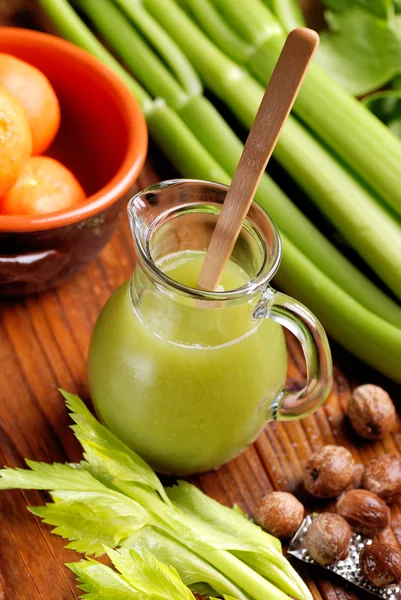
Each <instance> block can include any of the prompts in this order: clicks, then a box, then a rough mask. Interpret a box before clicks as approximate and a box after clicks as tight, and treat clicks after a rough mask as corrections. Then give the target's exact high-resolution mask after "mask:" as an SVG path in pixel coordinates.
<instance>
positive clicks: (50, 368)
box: [0, 6, 401, 600]
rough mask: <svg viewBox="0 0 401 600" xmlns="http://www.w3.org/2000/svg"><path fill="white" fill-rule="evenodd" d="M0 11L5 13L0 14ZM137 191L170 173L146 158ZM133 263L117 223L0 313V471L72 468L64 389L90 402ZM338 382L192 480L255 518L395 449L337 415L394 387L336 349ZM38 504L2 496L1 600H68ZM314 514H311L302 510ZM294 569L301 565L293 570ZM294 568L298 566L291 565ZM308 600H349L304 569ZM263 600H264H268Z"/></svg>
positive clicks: (295, 372)
mask: <svg viewBox="0 0 401 600" xmlns="http://www.w3.org/2000/svg"><path fill="white" fill-rule="evenodd" d="M0 8H1V6H0ZM151 156H153V160H149V161H148V162H147V164H146V167H145V169H144V170H143V173H142V175H141V178H140V180H139V181H138V185H137V189H141V188H144V187H146V186H148V185H150V184H151V183H153V182H155V181H157V180H159V179H160V178H165V177H166V176H168V175H172V174H173V173H172V172H171V171H170V168H169V166H168V165H167V164H166V162H165V160H164V159H163V158H162V157H161V156H160V155H159V154H158V153H155V152H154V151H153V152H152V153H151ZM133 266H134V253H133V248H132V243H131V236H130V233H129V229H128V226H127V222H126V219H125V217H122V218H121V222H120V225H119V227H118V230H117V231H116V233H115V235H114V237H113V239H112V242H111V243H110V244H109V245H108V246H107V247H106V249H105V250H104V251H103V253H102V255H101V256H100V258H99V259H98V260H96V262H95V263H94V264H92V266H91V267H90V268H89V269H88V270H87V271H85V273H83V274H82V275H80V276H79V277H77V278H75V279H74V280H72V281H70V282H69V283H66V284H65V285H63V286H60V287H59V288H58V289H56V290H52V291H49V292H46V293H44V294H42V295H36V296H31V297H27V298H22V299H20V300H13V301H11V300H7V301H2V302H1V304H0V463H1V464H5V465H9V466H23V459H24V457H28V458H31V459H35V460H42V461H46V462H52V461H66V460H72V461H75V460H79V458H80V449H79V446H78V444H77V442H76V441H75V439H74V437H73V435H72V432H71V431H70V429H69V419H68V416H67V411H66V409H65V406H64V402H63V400H62V398H61V396H60V394H59V392H58V388H59V387H62V388H65V389H67V390H70V391H72V392H76V393H78V394H79V395H81V396H82V397H83V398H84V399H88V392H87V383H86V370H85V359H86V354H87V349H88V343H89V339H90V335H91V332H92V328H93V326H94V323H95V320H96V318H97V315H98V314H99V311H100V309H101V307H102V306H103V304H104V302H105V301H106V300H107V298H108V297H109V296H110V294H111V293H112V291H113V290H114V289H115V288H116V287H117V286H118V285H119V284H120V283H121V282H122V281H124V280H125V279H126V278H128V277H129V276H130V274H131V272H132V269H133ZM287 339H288V345H289V358H290V361H289V372H288V384H289V385H290V386H291V385H293V386H296V385H298V384H299V382H300V381H301V380H302V379H303V377H304V365H303V359H302V355H301V352H300V350H299V347H298V345H297V343H296V342H295V341H294V340H293V339H292V338H289V337H288V338H287ZM333 353H334V357H335V363H336V369H335V383H334V388H333V393H332V395H331V396H330V398H329V400H328V401H327V402H326V404H325V406H324V407H323V408H322V409H321V410H319V411H318V412H317V413H316V414H315V415H313V416H311V417H308V418H307V419H304V420H303V421H301V422H296V423H287V424H283V423H274V424H270V425H268V426H267V427H266V430H265V431H264V433H263V434H262V435H261V436H260V438H259V439H258V441H257V442H256V443H255V444H254V446H253V447H251V448H250V449H249V450H247V451H246V452H245V453H244V454H243V455H242V456H240V457H239V458H237V459H236V460H234V461H233V462H231V463H230V464H229V465H227V466H225V467H223V468H221V469H220V470H219V471H217V472H213V473H208V474H205V475H202V476H200V477H197V478H195V479H194V481H195V482H197V483H198V484H199V485H200V486H201V487H202V489H203V490H204V491H205V492H207V493H208V494H209V495H210V496H212V497H214V498H216V499H217V500H219V501H220V502H223V503H225V504H227V505H232V504H234V503H237V504H239V505H240V506H241V507H242V508H243V509H244V510H246V511H247V512H249V513H252V512H253V510H254V508H255V506H256V504H257V503H258V501H259V500H260V499H261V498H262V497H263V495H264V494H266V493H267V492H269V491H271V490H272V489H281V490H288V491H291V492H295V493H298V494H300V496H301V497H303V492H302V483H301V482H302V470H303V466H304V464H305V462H306V460H307V459H308V457H309V455H310V454H311V452H312V451H314V450H316V449H317V448H319V447H321V446H322V445H324V444H328V443H335V444H343V445H345V446H347V447H348V448H349V449H350V450H351V451H352V453H353V455H354V457H355V459H356V461H357V462H358V463H366V462H367V461H368V460H369V459H371V458H372V457H374V456H379V455H381V454H383V453H386V452H391V453H393V452H395V453H398V452H399V450H400V448H401V434H400V432H399V430H397V433H395V434H394V435H392V436H388V437H387V438H386V439H385V440H383V441H382V442H377V443H374V444H373V443H366V444H365V443H360V442H358V440H357V439H356V438H355V436H354V435H353V434H352V432H351V430H350V428H349V426H348V424H347V422H346V420H344V414H343V406H344V404H345V403H346V401H347V398H348V397H349V394H350V390H351V388H352V387H353V386H354V385H355V384H356V383H364V382H375V383H379V384H383V385H384V386H385V387H386V388H387V389H388V390H389V391H390V392H391V393H392V395H393V397H394V400H396V401H398V406H399V402H400V400H401V393H400V388H399V386H395V385H392V384H391V383H390V382H388V381H386V380H384V379H383V378H381V377H379V376H378V375H377V374H375V373H374V372H373V371H371V370H369V369H368V368H366V367H364V366H363V365H361V364H360V363H359V362H358V361H356V360H355V359H353V358H352V357H351V356H349V355H348V354H346V353H344V352H343V351H341V350H340V349H339V348H338V347H336V346H333ZM45 501H46V495H45V494H42V493H39V492H22V491H10V492H1V493H0V589H1V591H0V599H1V598H7V599H10V600H17V599H18V600H28V599H29V600H38V599H40V600H72V599H74V598H77V597H78V592H77V589H76V586H75V582H74V578H73V576H72V575H71V574H70V572H69V571H68V570H67V569H66V568H65V567H64V563H65V562H67V561H72V560H75V559H76V558H77V555H76V554H74V553H73V552H71V551H68V550H65V549H64V547H63V546H64V544H63V542H62V540H61V539H59V538H58V537H56V536H53V535H51V534H50V528H49V527H47V526H46V525H42V524H41V522H40V520H39V519H37V518H36V517H33V516H32V515H31V514H30V513H29V512H28V511H27V510H26V507H27V505H28V504H30V505H37V504H42V503H43V502H45ZM314 508H322V506H320V507H319V505H313V504H311V503H308V509H310V510H312V509H314ZM382 538H383V539H385V540H387V541H389V542H391V543H395V544H397V543H398V542H401V513H400V508H399V506H398V505H397V504H396V505H394V506H393V507H392V529H390V530H389V531H387V532H386V533H385V534H383V536H382ZM295 564H296V565H297V563H295ZM297 566H299V565H297ZM301 572H302V574H303V576H304V577H305V579H306V581H307V583H308V585H309V586H310V589H311V590H312V592H313V595H314V597H315V598H316V600H318V599H322V598H324V599H325V600H346V599H353V598H356V597H357V596H355V595H354V594H353V593H352V592H350V591H347V590H346V589H345V588H344V587H343V586H340V585H338V583H336V582H333V581H332V580H331V579H330V577H329V576H328V575H327V574H325V573H324V572H323V571H317V570H313V569H310V568H309V569H304V568H302V569H301ZM267 600H268V599H267Z"/></svg>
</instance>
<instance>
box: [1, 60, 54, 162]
mask: <svg viewBox="0 0 401 600" xmlns="http://www.w3.org/2000/svg"><path fill="white" fill-rule="evenodd" d="M0 85H3V86H4V87H5V88H7V90H8V91H9V92H10V93H11V94H12V95H13V96H14V97H15V98H17V100H19V101H20V103H21V104H22V106H23V107H24V109H25V112H26V114H27V117H28V120H29V124H30V126H31V134H32V154H34V155H36V154H42V153H43V152H45V151H46V150H47V148H48V147H49V146H50V144H51V143H52V141H53V139H54V138H55V136H56V133H57V131H58V128H59V126H60V106H59V102H58V99H57V96H56V94H55V92H54V90H53V88H52V86H51V84H50V82H49V80H48V78H47V77H46V76H45V75H44V74H43V73H42V72H41V71H39V69H37V68H36V67H34V66H33V65H30V64H28V63H26V62H24V61H23V60H20V59H19V58H16V57H15V56H11V55H10V54H4V53H0Z"/></svg>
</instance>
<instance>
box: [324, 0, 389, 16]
mask: <svg viewBox="0 0 401 600" xmlns="http://www.w3.org/2000/svg"><path fill="white" fill-rule="evenodd" d="M323 4H325V5H326V6H327V7H328V8H331V9H332V10H334V11H336V12H342V11H345V10H347V9H348V8H350V7H351V6H353V5H355V6H360V7H363V8H364V9H365V10H366V11H367V12H370V13H371V14H373V15H375V16H376V17H378V18H379V19H388V18H389V17H390V16H391V15H392V14H393V12H394V7H393V0H323Z"/></svg>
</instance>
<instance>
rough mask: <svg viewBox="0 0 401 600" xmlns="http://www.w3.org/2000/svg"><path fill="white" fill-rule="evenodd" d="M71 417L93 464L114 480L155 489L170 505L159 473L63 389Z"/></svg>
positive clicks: (78, 437)
mask: <svg viewBox="0 0 401 600" xmlns="http://www.w3.org/2000/svg"><path fill="white" fill-rule="evenodd" d="M61 393H62V394H63V396H64V398H65V400H66V404H67V407H68V408H69V410H70V412H71V418H72V419H73V421H74V422H75V425H73V426H72V430H73V431H74V433H75V435H76V437H77V439H78V440H79V442H80V443H81V445H82V447H83V449H84V456H85V458H86V460H87V461H88V462H89V463H91V462H93V463H94V464H95V465H96V466H97V467H98V468H100V470H103V471H104V472H105V473H108V474H109V475H110V477H111V478H112V479H114V478H116V479H120V480H121V481H127V482H134V483H139V484H141V485H144V486H146V487H150V488H151V489H153V490H156V491H157V492H158V493H159V494H160V496H161V497H162V498H163V500H164V501H165V502H167V503H169V500H168V498H167V496H166V494H165V492H164V488H163V486H162V484H161V482H160V480H159V478H158V477H157V475H156V473H155V472H154V471H153V469H151V468H150V467H149V465H148V464H147V463H146V462H145V461H144V460H143V459H142V458H141V457H140V456H138V455H137V454H136V453H135V452H134V451H133V450H131V449H130V448H128V446H126V445H125V444H124V443H123V442H121V441H120V440H119V439H118V438H117V437H116V436H115V435H114V434H113V433H111V432H110V431H109V430H108V429H106V427H104V425H102V424H101V423H99V421H98V420H97V419H96V418H95V417H94V416H93V415H92V413H91V412H90V410H89V409H88V408H87V407H86V406H85V404H84V403H83V402H82V400H81V399H80V398H78V396H75V395H74V394H70V393H69V392H66V391H64V390H61Z"/></svg>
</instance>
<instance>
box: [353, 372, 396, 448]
mask: <svg viewBox="0 0 401 600" xmlns="http://www.w3.org/2000/svg"><path fill="white" fill-rule="evenodd" d="M347 414H348V417H349V420H350V421H351V425H352V427H353V428H354V430H355V431H356V433H357V434H358V435H360V436H361V437H362V438H365V439H366V440H380V439H381V438H383V437H384V436H385V435H386V434H387V433H390V431H392V430H393V429H394V426H395V423H396V412H395V408H394V404H393V401H392V400H391V398H390V396H389V395H388V393H387V392H386V391H384V390H383V388H381V387H378V386H377V385H370V384H367V385H360V386H359V387H357V388H356V389H355V390H354V392H353V394H352V396H351V398H350V401H349V404H348V408H347Z"/></svg>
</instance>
